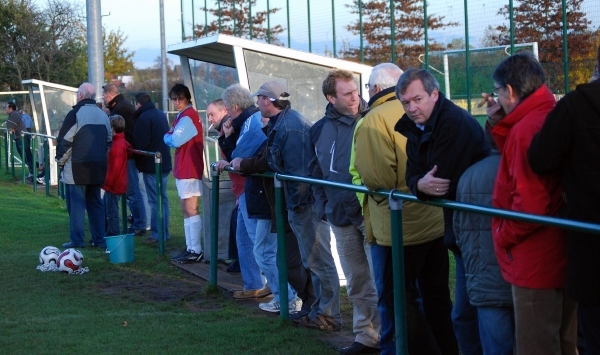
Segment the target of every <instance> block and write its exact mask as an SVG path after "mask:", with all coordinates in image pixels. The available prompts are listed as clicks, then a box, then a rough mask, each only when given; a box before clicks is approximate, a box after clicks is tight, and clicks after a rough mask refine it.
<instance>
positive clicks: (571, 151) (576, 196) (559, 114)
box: [527, 81, 600, 307]
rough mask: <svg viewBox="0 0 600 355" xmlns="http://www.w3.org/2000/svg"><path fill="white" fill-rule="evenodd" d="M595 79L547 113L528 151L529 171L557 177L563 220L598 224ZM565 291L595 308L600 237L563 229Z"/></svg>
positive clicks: (599, 87) (598, 86) (599, 109)
mask: <svg viewBox="0 0 600 355" xmlns="http://www.w3.org/2000/svg"><path fill="white" fill-rule="evenodd" d="M599 98H600V81H596V82H595V83H590V84H583V85H578V86H577V88H576V89H575V90H573V91H571V92H569V93H568V94H567V95H565V96H564V97H563V98H562V99H561V100H560V101H559V102H558V103H557V104H556V106H555V107H554V109H553V110H552V111H551V112H550V113H549V114H548V117H547V118H546V121H545V122H544V125H543V126H542V129H541V131H540V132H539V133H538V134H536V135H535V137H534V138H533V140H532V142H531V146H530V147H529V150H528V154H527V155H528V160H529V166H530V167H531V169H532V170H533V171H534V172H535V173H538V174H544V175H545V174H555V173H558V174H561V175H562V186H563V196H564V198H565V201H566V207H567V208H566V218H569V219H575V220H579V221H586V222H593V223H600V204H599V203H598V201H599V200H600V184H598V182H599V181H600V99H599ZM566 235H567V255H568V261H567V281H566V285H565V288H566V292H567V294H568V295H569V296H570V297H571V298H573V299H574V300H576V301H578V302H580V303H583V304H586V305H591V306H596V307H598V306H600V236H599V235H593V234H588V233H582V232H577V231H572V230H568V231H566Z"/></svg>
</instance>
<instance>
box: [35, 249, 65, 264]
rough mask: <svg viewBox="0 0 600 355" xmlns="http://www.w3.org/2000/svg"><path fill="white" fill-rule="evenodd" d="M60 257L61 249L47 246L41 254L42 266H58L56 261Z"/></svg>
mask: <svg viewBox="0 0 600 355" xmlns="http://www.w3.org/2000/svg"><path fill="white" fill-rule="evenodd" d="M59 256H60V249H58V248H57V247H52V246H47V247H45V248H44V249H42V251H41V252H40V264H42V265H50V264H54V265H56V261H57V260H58V257H59Z"/></svg>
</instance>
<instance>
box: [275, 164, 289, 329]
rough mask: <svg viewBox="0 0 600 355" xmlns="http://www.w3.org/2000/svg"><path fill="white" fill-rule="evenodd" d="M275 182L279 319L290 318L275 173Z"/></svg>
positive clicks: (279, 185) (281, 209)
mask: <svg viewBox="0 0 600 355" xmlns="http://www.w3.org/2000/svg"><path fill="white" fill-rule="evenodd" d="M273 182H274V184H275V216H276V223H277V269H278V271H279V305H280V307H281V310H280V312H279V317H280V318H281V319H285V320H288V319H290V312H289V307H290V306H289V304H288V302H287V299H288V288H287V284H288V276H287V269H288V268H287V259H286V255H285V254H286V253H285V251H286V250H287V246H286V242H285V221H284V219H283V218H284V217H283V214H284V213H285V209H284V206H283V183H282V182H281V180H279V179H278V178H277V174H275V176H274V177H273Z"/></svg>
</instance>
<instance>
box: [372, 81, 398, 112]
mask: <svg viewBox="0 0 600 355" xmlns="http://www.w3.org/2000/svg"><path fill="white" fill-rule="evenodd" d="M392 100H398V98H397V97H396V87H395V86H392V87H390V88H387V89H383V90H381V91H380V92H378V93H377V94H375V95H373V97H372V98H371V99H370V100H369V108H370V109H374V108H375V107H377V106H379V105H381V104H382V103H384V102H387V101H392Z"/></svg>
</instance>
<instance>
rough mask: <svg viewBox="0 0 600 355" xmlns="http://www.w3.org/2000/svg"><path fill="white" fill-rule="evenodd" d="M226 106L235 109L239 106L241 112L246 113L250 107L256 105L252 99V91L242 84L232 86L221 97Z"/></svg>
mask: <svg viewBox="0 0 600 355" xmlns="http://www.w3.org/2000/svg"><path fill="white" fill-rule="evenodd" d="M221 98H222V99H223V102H224V103H225V106H227V107H233V106H235V105H237V107H238V109H239V110H240V111H244V110H245V109H247V108H248V107H250V106H252V105H254V102H253V101H252V100H251V99H250V91H248V89H246V88H245V87H243V86H241V85H240V84H233V85H230V86H229V87H228V88H227V89H225V91H223V94H222V95H221Z"/></svg>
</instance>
